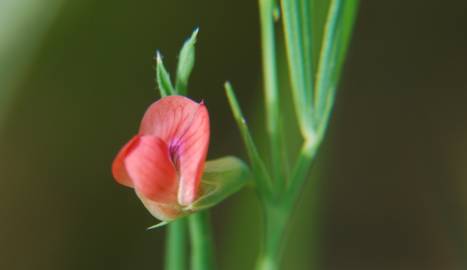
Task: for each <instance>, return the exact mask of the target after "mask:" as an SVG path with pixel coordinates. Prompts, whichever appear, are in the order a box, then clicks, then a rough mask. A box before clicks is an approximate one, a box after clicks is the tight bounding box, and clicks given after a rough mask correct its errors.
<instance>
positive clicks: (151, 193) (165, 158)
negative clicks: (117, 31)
mask: <svg viewBox="0 0 467 270" xmlns="http://www.w3.org/2000/svg"><path fill="white" fill-rule="evenodd" d="M134 140H135V141H134V142H133V143H132V147H131V149H130V150H129V151H127V154H126V156H125V158H124V161H123V163H124V166H125V169H126V172H127V174H128V177H129V178H130V179H131V181H132V182H133V185H134V187H135V189H136V192H137V193H138V194H140V195H142V196H144V197H145V198H146V199H148V200H151V201H154V202H158V203H165V204H176V196H177V188H178V183H177V173H176V170H175V167H174V165H173V163H172V161H171V160H170V156H169V150H168V147H167V144H166V143H165V142H164V141H163V140H161V139H160V138H158V137H156V136H150V135H145V136H137V137H136V139H134Z"/></svg>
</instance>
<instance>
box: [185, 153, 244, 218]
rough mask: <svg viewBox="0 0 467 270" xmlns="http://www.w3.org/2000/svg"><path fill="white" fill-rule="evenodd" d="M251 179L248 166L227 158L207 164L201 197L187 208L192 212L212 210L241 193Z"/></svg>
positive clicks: (232, 158)
mask: <svg viewBox="0 0 467 270" xmlns="http://www.w3.org/2000/svg"><path fill="white" fill-rule="evenodd" d="M249 179H251V176H250V170H249V169H248V166H247V165H246V164H245V163H244V162H243V161H242V160H240V159H238V158H236V157H233V156H227V157H222V158H219V159H215V160H211V161H208V162H206V167H205V169H204V174H203V176H202V178H201V197H200V198H198V199H197V200H196V201H195V202H194V203H192V204H191V205H190V206H188V207H187V210H190V211H199V210H202V209H206V208H210V207H212V206H214V205H216V204H218V203H220V202H221V201H223V200H224V199H225V198H227V197H228V196H230V195H232V194H233V193H235V192H237V191H239V190H240V189H241V188H242V187H243V186H244V185H245V184H246V183H247V182H248V180H249Z"/></svg>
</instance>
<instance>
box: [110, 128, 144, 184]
mask: <svg viewBox="0 0 467 270" xmlns="http://www.w3.org/2000/svg"><path fill="white" fill-rule="evenodd" d="M138 140H139V136H135V137H133V138H131V140H130V141H129V142H128V143H127V144H125V146H123V148H122V149H121V150H120V152H118V154H117V156H116V157H115V159H114V162H113V163H112V175H113V177H114V178H115V180H117V182H118V183H120V184H122V185H124V186H127V187H133V182H132V181H131V179H130V177H129V176H128V173H127V171H126V168H125V165H124V163H123V161H124V160H125V158H126V156H127V155H128V153H129V152H130V151H131V150H132V149H133V146H134V145H135V144H136V143H137V141H138Z"/></svg>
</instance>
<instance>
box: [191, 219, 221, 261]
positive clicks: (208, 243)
mask: <svg viewBox="0 0 467 270" xmlns="http://www.w3.org/2000/svg"><path fill="white" fill-rule="evenodd" d="M188 221H189V228H190V237H191V249H192V255H191V269H192V270H211V269H214V268H215V267H214V257H213V254H214V253H213V251H214V249H213V243H212V235H211V232H212V230H211V226H210V224H209V223H210V220H209V215H208V212H207V211H202V212H198V213H194V214H191V215H190V216H189V217H188Z"/></svg>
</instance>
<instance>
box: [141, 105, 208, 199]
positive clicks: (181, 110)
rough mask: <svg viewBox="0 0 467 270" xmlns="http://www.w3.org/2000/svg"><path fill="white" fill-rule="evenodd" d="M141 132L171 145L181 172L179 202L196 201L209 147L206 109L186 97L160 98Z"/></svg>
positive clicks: (174, 159)
mask: <svg viewBox="0 0 467 270" xmlns="http://www.w3.org/2000/svg"><path fill="white" fill-rule="evenodd" d="M140 133H141V134H148V135H149V134H150V135H153V136H157V137H160V138H161V139H162V140H164V141H165V142H166V143H167V144H169V148H170V152H171V154H172V160H173V161H174V163H175V165H176V168H177V170H178V172H179V192H178V202H179V204H181V205H185V206H186V205H189V204H191V203H192V202H193V201H195V199H196V197H197V196H198V189H199V184H200V178H201V174H202V173H203V169H204V162H205V159H206V154H207V150H208V144H209V114H208V111H207V109H206V106H205V105H204V104H203V103H201V104H199V103H196V102H194V101H192V100H191V99H189V98H186V97H182V96H169V97H165V98H163V99H160V100H158V101H156V102H155V103H153V104H152V105H151V106H150V107H149V109H148V110H147V111H146V113H145V115H144V117H143V121H142V122H141V127H140Z"/></svg>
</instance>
